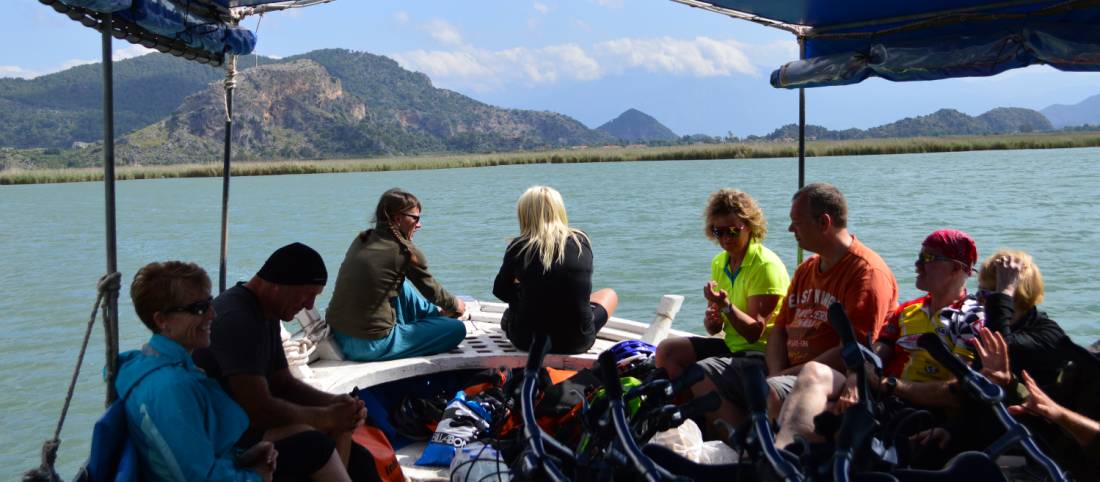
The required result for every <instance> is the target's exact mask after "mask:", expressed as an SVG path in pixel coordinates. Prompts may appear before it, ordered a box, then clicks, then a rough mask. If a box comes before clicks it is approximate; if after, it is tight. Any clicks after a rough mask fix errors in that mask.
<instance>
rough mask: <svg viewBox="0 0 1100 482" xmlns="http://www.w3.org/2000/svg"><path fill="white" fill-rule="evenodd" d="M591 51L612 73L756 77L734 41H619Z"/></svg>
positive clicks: (636, 39) (741, 49)
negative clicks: (606, 61) (634, 70)
mask: <svg viewBox="0 0 1100 482" xmlns="http://www.w3.org/2000/svg"><path fill="white" fill-rule="evenodd" d="M595 51H596V52H598V53H599V54H600V57H601V58H607V59H609V61H610V63H611V64H612V65H609V69H610V70H613V71H616V72H618V71H622V70H625V69H627V68H643V69H645V70H648V71H650V72H662V73H669V74H679V75H691V76H693V77H717V76H725V77H728V76H731V75H734V74H744V75H754V76H755V75H757V69H756V67H755V66H754V65H753V64H752V63H751V62H750V61H749V58H748V56H747V55H745V52H744V51H745V46H744V45H743V44H741V43H740V42H737V41H735V40H715V39H712V38H709V37H696V38H694V39H691V40H685V39H677V38H672V37H660V38H642V39H639V38H621V39H616V40H610V41H607V42H601V43H599V44H597V45H596V47H595Z"/></svg>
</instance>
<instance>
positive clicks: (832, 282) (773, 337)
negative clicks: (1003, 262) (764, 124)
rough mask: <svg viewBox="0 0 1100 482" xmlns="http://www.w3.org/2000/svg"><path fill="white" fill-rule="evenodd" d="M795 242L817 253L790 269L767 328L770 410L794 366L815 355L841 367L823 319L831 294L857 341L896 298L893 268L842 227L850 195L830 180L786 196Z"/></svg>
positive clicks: (786, 389) (872, 330)
mask: <svg viewBox="0 0 1100 482" xmlns="http://www.w3.org/2000/svg"><path fill="white" fill-rule="evenodd" d="M788 231H790V232H792V233H794V237H795V240H797V241H798V245H799V246H800V247H802V249H805V250H806V251H812V252H814V253H817V255H816V256H812V257H810V259H808V260H806V261H805V262H803V263H802V264H801V265H800V266H799V267H798V269H797V270H795V272H794V277H793V278H792V280H791V286H790V289H789V290H788V291H787V299H786V300H784V303H783V307H782V308H781V309H780V311H779V314H778V315H776V319H775V327H774V328H773V329H772V332H771V334H770V335H769V336H768V347H767V350H768V351H767V362H768V374H769V375H770V376H769V378H768V385H769V387H770V388H771V396H770V397H769V410H771V411H773V412H772V413H773V414H774V413H776V412H777V411H778V409H779V405H780V404H781V403H782V400H783V399H785V398H786V396H787V395H788V394H789V393H790V391H791V388H792V387H793V386H794V382H795V380H796V379H797V375H798V372H799V370H801V368H802V366H803V365H804V364H806V363H807V362H810V361H817V362H820V363H823V364H825V365H828V366H830V367H832V368H835V369H837V370H841V371H843V370H844V362H843V361H842V360H841V358H840V338H839V337H838V336H837V334H836V331H834V330H833V327H832V326H831V325H830V324H829V319H828V310H829V306H830V305H832V304H833V303H834V302H839V303H840V304H841V305H843V306H844V311H845V312H846V313H847V314H848V318H849V319H850V320H851V321H852V327H853V328H854V329H855V332H856V337H857V338H858V339H859V340H860V341H861V342H865V343H866V342H867V341H868V340H869V338H868V335H870V337H871V338H874V337H875V336H877V335H878V332H879V330H880V329H881V328H882V325H883V323H884V322H885V321H886V317H887V316H888V315H889V314H890V313H891V312H893V310H894V308H896V307H897V305H898V283H897V281H896V280H895V279H894V273H893V272H892V271H890V268H889V267H888V266H886V263H885V262H883V261H882V258H880V257H879V255H878V254H876V253H875V252H874V251H871V249H870V248H868V247H866V246H864V245H863V243H861V242H859V240H857V239H856V237H855V236H853V235H852V234H851V233H849V232H848V203H847V201H846V200H845V199H844V195H843V194H841V193H840V191H838V190H837V188H836V187H834V186H832V185H830V184H825V183H814V184H810V185H808V186H806V187H803V188H802V189H800V190H799V191H798V192H797V193H795V195H794V197H793V198H792V199H791V225H790V227H789V228H788Z"/></svg>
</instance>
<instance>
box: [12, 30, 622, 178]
mask: <svg viewBox="0 0 1100 482" xmlns="http://www.w3.org/2000/svg"><path fill="white" fill-rule="evenodd" d="M145 57H157V55H152V56H145ZM145 57H141V58H140V59H145ZM163 57H168V56H163ZM168 59H169V60H173V61H177V62H178V59H171V58H170V57H168ZM125 62H126V61H124V62H120V63H119V64H124V63H125ZM158 62H159V61H158ZM253 62H254V59H253V60H249V59H245V60H243V61H241V62H239V64H238V65H241V66H243V67H247V66H248V65H250V64H252V63H253ZM167 65H170V66H171V67H173V68H177V69H179V68H180V66H179V65H178V64H167ZM196 65H197V64H196ZM85 67H87V68H86V69H84V70H86V71H87V72H83V73H82V75H79V76H72V74H71V73H70V71H66V72H65V73H69V75H70V76H72V77H71V78H69V82H68V84H65V83H64V82H61V81H58V80H55V79H52V78H51V79H48V80H49V81H51V82H54V83H57V84H61V85H68V86H70V88H71V90H88V91H89V92H87V93H85V94H84V95H82V96H81V98H85V97H90V96H91V93H90V90H91V89H93V88H98V83H95V82H92V81H91V80H90V78H91V77H93V76H94V74H95V72H98V68H96V69H94V70H93V69H91V67H92V66H85ZM142 67H143V68H148V69H150V70H151V71H157V68H158V67H157V66H154V65H150V64H148V63H143V64H142ZM160 67H161V68H163V67H164V65H161V66H160ZM199 67H203V66H199ZM207 68H208V67H207ZM188 69H190V68H189V67H183V68H182V70H179V71H176V74H180V76H181V77H182V78H183V79H184V81H181V82H177V83H175V84H172V83H167V82H166V81H164V80H163V79H162V77H163V76H171V75H175V74H173V73H172V72H171V71H169V72H165V73H163V74H152V73H146V74H145V75H144V76H135V78H130V77H126V78H125V81H126V84H125V91H126V92H127V93H128V95H129V94H130V93H132V95H134V96H148V97H157V92H160V91H161V90H162V89H160V85H161V83H165V84H166V87H165V88H164V89H163V90H164V91H165V93H164V95H163V96H162V97H163V98H160V97H157V99H158V102H156V103H152V102H150V103H149V105H148V108H147V109H144V110H143V109H140V108H139V107H140V106H141V105H142V104H140V103H136V102H132V103H131V105H132V106H133V107H134V108H133V109H131V110H128V111H123V110H122V109H119V110H118V111H116V112H127V113H128V114H127V115H128V116H129V118H130V119H131V121H130V122H128V123H121V122H118V123H117V131H119V132H120V133H125V132H127V130H131V131H132V132H130V133H128V134H125V135H123V136H122V137H121V138H120V140H119V147H118V158H119V160H120V162H123V163H142V164H162V163H178V162H204V161H208V160H213V159H219V158H220V156H221V154H220V153H221V147H220V143H221V140H222V126H223V124H224V122H225V114H224V102H223V100H222V98H223V96H224V86H223V83H222V81H221V80H220V79H221V77H222V75H223V74H222V73H221V72H220V71H217V70H213V69H211V70H213V74H216V79H217V80H215V81H213V82H211V79H210V78H205V80H204V77H203V76H207V77H210V75H208V74H209V73H207V72H205V71H203V70H202V69H191V70H188ZM157 79H161V80H157ZM4 80H5V81H8V80H13V81H19V80H20V79H4ZM198 80H203V82H198ZM26 82H34V81H19V82H9V83H8V84H6V85H18V87H20V88H22V89H23V90H24V91H30V90H34V89H31V88H30V86H29V85H28V84H26ZM116 82H117V81H116ZM143 83H144V85H141V84H143ZM6 85H0V92H3V94H9V93H10V92H14V91H15V90H16V89H14V88H13V89H9V90H3V89H4V87H5V86H6ZM196 86H197V87H196ZM37 89H38V90H37V91H35V92H27V93H23V94H21V96H17V95H10V96H7V95H0V110H4V111H7V110H11V109H4V107H10V105H12V104H17V105H18V106H20V107H23V106H26V105H32V104H33V102H31V100H33V101H36V102H39V103H41V99H40V98H39V97H40V96H36V95H34V94H35V93H36V92H38V93H40V92H41V91H42V90H43V89H42V88H40V87H39V88H37ZM121 91H122V88H120V87H117V86H116V92H121ZM11 97H14V98H18V99H20V100H19V101H18V102H17V101H15V100H11ZM72 97H73V96H70V98H72ZM119 97H120V96H119V94H116V99H117V98H119ZM28 99H31V100H28ZM165 99H167V100H165ZM170 101H172V102H175V105H174V106H173V107H171V108H165V105H167V103H168V102H170ZM96 102H99V100H98V97H97V98H96ZM28 109H29V108H28ZM25 110H27V109H25ZM85 111H88V112H93V113H94V114H95V115H96V116H100V117H101V114H100V113H99V112H98V109H97V108H95V107H93V105H92V104H91V103H90V102H85V103H84V105H83V106H81V107H80V108H79V109H77V108H75V107H74V106H70V105H66V104H65V103H64V102H62V101H60V100H57V101H54V102H53V103H52V104H49V105H43V106H42V107H39V108H37V109H36V110H34V112H36V113H37V115H38V116H40V117H41V118H45V119H46V121H42V122H41V124H43V125H45V124H48V125H50V126H51V127H52V130H51V131H50V132H53V133H54V135H53V136H52V137H50V142H49V143H41V142H39V143H35V142H33V141H34V139H33V138H34V136H33V135H26V134H24V135H23V137H24V138H25V139H29V140H25V141H24V142H23V143H15V142H7V143H0V145H3V146H13V147H25V146H26V145H27V144H30V145H34V146H39V147H51V146H54V147H60V146H64V147H67V146H68V145H69V144H71V143H72V142H74V141H84V140H85V138H84V137H80V135H78V134H80V132H78V130H77V129H76V127H78V126H81V125H82V124H80V123H79V122H76V120H73V119H74V118H75V119H84V118H86V117H88V116H87V115H86V112H85ZM74 112H77V113H79V114H80V115H81V116H84V117H80V116H77V115H76V114H74ZM233 114H234V133H233V136H234V144H235V146H236V147H235V151H234V152H235V157H236V158H238V159H242V160H244V159H252V160H261V159H299V158H318V157H352V156H375V155H402V154H419V153H429V152H444V151H447V152H490V151H514V150H525V149H538V148H551V147H562V146H572V145H581V144H585V145H586V144H605V143H610V142H614V138H612V137H611V136H609V135H607V134H605V133H602V132H598V131H594V130H591V129H588V128H587V127H585V126H584V125H583V124H581V123H580V122H578V121H576V120H575V119H572V118H569V117H567V116H564V115H561V114H557V113H553V112H535V111H525V110H514V109H502V108H497V107H493V106H490V105H487V104H484V103H481V102H478V101H476V100H473V99H471V98H469V97H466V96H463V95H461V94H458V93H456V92H453V91H449V90H445V89H439V88H436V87H434V86H433V85H432V83H431V80H430V79H429V78H428V77H427V76H426V75H424V74H421V73H416V72H410V71H407V70H404V69H402V68H401V67H400V66H399V65H398V64H397V62H395V61H393V60H391V59H389V58H386V57H382V56H378V55H372V54H368V53H363V52H352V51H348V50H336V49H330V50H318V51H313V52H309V53H306V54H303V55H298V56H294V57H288V58H286V59H282V60H277V61H275V60H266V61H265V65H260V66H258V67H252V68H245V69H243V70H241V72H240V74H239V75H238V82H237V91H236V92H235V95H234V112H233ZM100 117H96V118H95V120H94V121H93V120H92V119H87V121H88V122H87V123H88V124H89V126H88V129H87V130H92V129H96V128H98V125H97V124H98V122H99V120H98V119H99V118H100ZM150 119H151V120H150ZM0 125H2V123H0ZM134 129H137V130H134ZM66 133H67V134H68V135H69V136H70V137H66ZM99 135H100V134H99V133H98V132H94V135H93V136H91V137H89V138H87V140H89V141H90V140H96V137H98V136H99ZM11 137H14V135H13V136H11ZM100 152H101V151H100V149H99V148H98V147H97V148H91V149H84V150H82V151H79V152H77V153H75V154H72V156H75V157H79V158H80V160H79V161H72V160H71V159H70V160H69V161H67V165H73V166H76V165H87V164H92V163H95V162H97V161H96V159H95V158H96V156H98V155H99V153H100Z"/></svg>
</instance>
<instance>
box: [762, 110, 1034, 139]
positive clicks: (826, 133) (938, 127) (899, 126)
mask: <svg viewBox="0 0 1100 482" xmlns="http://www.w3.org/2000/svg"><path fill="white" fill-rule="evenodd" d="M1052 129H1053V126H1051V123H1050V121H1049V120H1047V118H1046V117H1044V116H1043V114H1040V113H1039V112H1038V111H1035V110H1031V109H1021V108H1015V107H998V108H996V109H993V110H991V111H989V112H986V113H984V114H982V115H980V116H977V117H973V116H969V115H966V114H963V113H962V112H959V111H957V110H954V109H940V110H938V111H936V112H934V113H932V114H929V115H923V116H917V117H906V118H904V119H902V120H899V121H897V122H891V123H889V124H884V125H881V126H878V127H872V128H870V129H845V130H842V131H834V130H829V129H826V128H824V127H821V126H815V125H807V126H806V137H808V138H813V139H824V140H850V139H871V138H894V137H935V136H949V135H953V136H984V135H994V134H1017V133H1026V132H1038V131H1049V130H1052ZM753 138H754V136H750V137H749V139H753ZM762 138H763V139H767V140H783V139H797V138H798V125H797V124H788V125H785V126H783V127H780V128H778V129H776V130H775V131H773V132H772V133H771V134H768V135H766V136H763V137H762Z"/></svg>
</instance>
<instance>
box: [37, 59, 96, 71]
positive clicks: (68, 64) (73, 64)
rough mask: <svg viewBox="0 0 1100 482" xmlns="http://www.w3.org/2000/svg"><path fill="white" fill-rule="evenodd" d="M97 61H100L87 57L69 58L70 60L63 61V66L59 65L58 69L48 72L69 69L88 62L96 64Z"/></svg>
mask: <svg viewBox="0 0 1100 482" xmlns="http://www.w3.org/2000/svg"><path fill="white" fill-rule="evenodd" d="M95 63H99V61H98V60H87V59H69V60H66V61H64V62H62V63H61V66H60V67H58V68H57V69H56V70H51V71H50V72H47V73H53V72H60V71H62V70H68V69H71V68H73V67H77V66H80V65H88V64H95Z"/></svg>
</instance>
